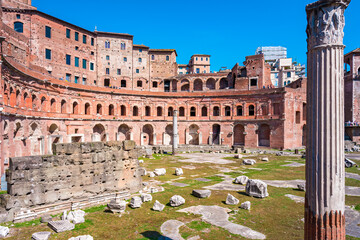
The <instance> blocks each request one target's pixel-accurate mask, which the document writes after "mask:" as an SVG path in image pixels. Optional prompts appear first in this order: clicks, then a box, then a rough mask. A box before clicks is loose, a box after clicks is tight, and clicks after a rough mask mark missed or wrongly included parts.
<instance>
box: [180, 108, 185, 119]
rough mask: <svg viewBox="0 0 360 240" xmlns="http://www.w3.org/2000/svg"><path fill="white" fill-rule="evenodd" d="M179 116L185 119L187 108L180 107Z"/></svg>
mask: <svg viewBox="0 0 360 240" xmlns="http://www.w3.org/2000/svg"><path fill="white" fill-rule="evenodd" d="M179 116H180V117H184V116H185V108H184V107H180V108H179Z"/></svg>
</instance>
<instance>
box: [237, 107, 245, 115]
mask: <svg viewBox="0 0 360 240" xmlns="http://www.w3.org/2000/svg"><path fill="white" fill-rule="evenodd" d="M236 115H238V116H242V115H243V107H242V106H237V108H236Z"/></svg>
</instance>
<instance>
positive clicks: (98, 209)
mask: <svg viewBox="0 0 360 240" xmlns="http://www.w3.org/2000/svg"><path fill="white" fill-rule="evenodd" d="M105 208H106V205H100V206H95V207H91V208H87V209H85V210H84V212H86V213H94V212H103V211H104V210H105Z"/></svg>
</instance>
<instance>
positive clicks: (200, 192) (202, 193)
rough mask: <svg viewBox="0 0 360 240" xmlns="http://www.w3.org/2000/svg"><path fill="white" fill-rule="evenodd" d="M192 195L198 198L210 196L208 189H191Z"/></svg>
mask: <svg viewBox="0 0 360 240" xmlns="http://www.w3.org/2000/svg"><path fill="white" fill-rule="evenodd" d="M192 195H194V196H195V197H198V198H208V197H210V196H211V191H210V190H193V191H192Z"/></svg>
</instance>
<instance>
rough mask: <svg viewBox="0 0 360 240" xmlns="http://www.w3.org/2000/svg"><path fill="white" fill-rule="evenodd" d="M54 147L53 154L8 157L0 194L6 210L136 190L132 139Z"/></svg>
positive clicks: (137, 181)
mask: <svg viewBox="0 0 360 240" xmlns="http://www.w3.org/2000/svg"><path fill="white" fill-rule="evenodd" d="M54 150H55V154H54V155H48V156H31V157H19V158H11V159H10V166H9V170H8V172H7V182H8V194H6V195H4V196H1V200H2V206H3V207H4V208H6V210H10V209H14V208H15V209H20V208H25V209H27V208H32V207H36V206H41V205H47V204H56V203H61V202H63V201H76V200H77V199H83V198H89V197H94V196H97V195H100V194H105V193H114V192H124V191H126V192H130V193H133V192H137V191H139V190H140V187H141V176H140V174H139V165H138V160H137V158H138V151H137V150H136V149H135V142H133V141H123V142H115V141H114V142H105V143H103V142H92V143H69V144H56V145H55V147H54ZM16 212H17V210H15V213H16Z"/></svg>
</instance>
